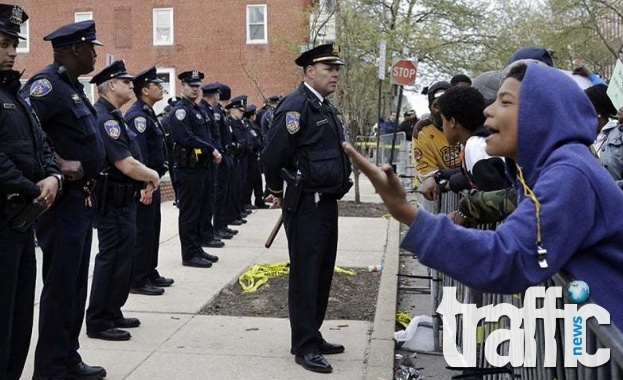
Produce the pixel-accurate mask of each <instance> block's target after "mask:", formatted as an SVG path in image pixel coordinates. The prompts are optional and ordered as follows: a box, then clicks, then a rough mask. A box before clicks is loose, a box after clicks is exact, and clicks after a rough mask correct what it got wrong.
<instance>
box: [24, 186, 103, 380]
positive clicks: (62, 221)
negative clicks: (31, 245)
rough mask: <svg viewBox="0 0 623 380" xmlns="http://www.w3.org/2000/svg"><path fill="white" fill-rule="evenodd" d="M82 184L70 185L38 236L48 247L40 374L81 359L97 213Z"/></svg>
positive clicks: (37, 354)
mask: <svg viewBox="0 0 623 380" xmlns="http://www.w3.org/2000/svg"><path fill="white" fill-rule="evenodd" d="M93 203H94V204H93V207H88V206H86V205H85V193H84V191H82V189H79V188H74V187H71V185H68V186H66V187H65V189H64V190H63V193H62V194H61V195H60V196H59V197H58V198H57V199H56V201H55V202H54V205H53V206H52V208H50V210H48V211H47V212H46V213H45V214H43V215H42V216H41V218H39V222H38V223H37V228H36V229H37V238H38V240H39V246H40V247H41V250H42V251H43V290H42V292H41V302H40V304H39V340H38V342H37V349H36V351H35V374H36V375H37V376H40V377H58V376H62V374H63V373H64V371H65V369H66V368H67V366H71V365H75V364H78V363H80V362H82V358H81V357H80V354H78V347H80V345H79V343H78V337H79V335H80V329H81V328H82V321H83V320H84V307H85V303H86V298H87V282H88V275H89V260H90V257H91V239H92V237H93V229H92V225H93V216H94V215H95V211H96V210H97V204H96V202H95V201H94V202H93Z"/></svg>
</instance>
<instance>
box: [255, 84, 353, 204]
mask: <svg viewBox="0 0 623 380" xmlns="http://www.w3.org/2000/svg"><path fill="white" fill-rule="evenodd" d="M344 140H345V137H344V124H343V123H342V118H341V116H340V115H339V114H338V112H337V110H336V109H335V108H334V107H333V106H332V105H330V104H328V102H321V101H320V99H319V98H318V97H317V95H315V94H314V93H313V92H312V91H311V90H310V89H309V88H308V87H307V86H306V85H305V84H304V83H302V84H301V85H300V86H299V87H298V88H297V89H296V90H295V91H294V92H292V93H291V94H289V95H287V96H286V97H285V98H284V99H283V100H282V101H281V103H279V105H278V106H277V109H276V110H275V115H274V119H273V125H272V127H271V129H270V130H269V132H268V136H267V137H266V147H265V148H264V151H263V152H262V163H263V165H264V167H265V175H266V183H267V187H268V189H269V190H270V191H271V193H272V194H273V195H275V196H282V191H283V179H282V178H281V176H280V172H281V168H286V169H288V170H289V171H290V172H291V173H292V174H294V173H296V172H297V171H298V172H300V173H301V175H302V178H303V188H304V191H306V192H318V193H327V194H333V195H336V196H338V197H340V196H342V195H344V194H346V193H347V192H348V190H349V189H350V187H351V186H352V182H351V181H350V179H349V176H350V173H351V167H350V161H349V160H348V157H347V156H346V153H344V150H343V149H342V145H341V144H342V142H343V141H344Z"/></svg>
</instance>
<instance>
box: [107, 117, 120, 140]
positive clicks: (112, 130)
mask: <svg viewBox="0 0 623 380" xmlns="http://www.w3.org/2000/svg"><path fill="white" fill-rule="evenodd" d="M104 129H105V130H106V133H108V136H110V137H112V138H113V139H115V140H116V139H118V138H119V135H120V134H121V129H120V128H119V122H118V121H117V120H108V121H106V122H105V123H104Z"/></svg>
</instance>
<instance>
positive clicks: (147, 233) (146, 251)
mask: <svg viewBox="0 0 623 380" xmlns="http://www.w3.org/2000/svg"><path fill="white" fill-rule="evenodd" d="M161 222H162V215H161V213H160V188H158V190H156V191H154V192H153V194H152V200H151V204H148V205H145V204H142V203H140V202H139V203H138V204H137V205H136V255H135V256H134V265H132V281H131V283H130V285H131V286H132V287H136V288H140V287H141V286H144V285H146V284H148V283H149V282H150V280H151V279H152V278H153V277H154V272H155V271H156V267H157V266H158V250H159V248H160V224H161Z"/></svg>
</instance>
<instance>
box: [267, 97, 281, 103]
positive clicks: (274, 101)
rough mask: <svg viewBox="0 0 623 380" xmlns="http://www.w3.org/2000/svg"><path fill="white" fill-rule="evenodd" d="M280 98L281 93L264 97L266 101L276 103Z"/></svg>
mask: <svg viewBox="0 0 623 380" xmlns="http://www.w3.org/2000/svg"><path fill="white" fill-rule="evenodd" d="M281 98H282V96H281V95H272V96H269V97H268V99H266V103H277V102H278V101H280V100H281Z"/></svg>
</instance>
